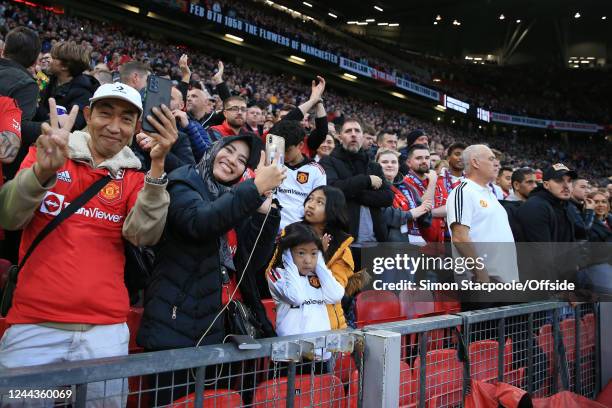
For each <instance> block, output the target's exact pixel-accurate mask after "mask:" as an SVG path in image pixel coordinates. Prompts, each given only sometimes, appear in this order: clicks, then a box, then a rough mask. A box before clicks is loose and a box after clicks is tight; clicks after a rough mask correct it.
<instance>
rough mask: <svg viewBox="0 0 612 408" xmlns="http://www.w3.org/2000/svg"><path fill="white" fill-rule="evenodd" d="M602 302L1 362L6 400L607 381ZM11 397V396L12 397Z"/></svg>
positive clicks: (438, 403)
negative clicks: (42, 362) (249, 341)
mask: <svg viewBox="0 0 612 408" xmlns="http://www.w3.org/2000/svg"><path fill="white" fill-rule="evenodd" d="M598 321H599V318H598V304H579V305H577V306H575V307H569V306H568V305H567V304H565V303H555V302H542V303H531V304H520V305H515V306H505V307H500V308H494V309H485V310H480V311H474V312H463V313H457V314H454V315H444V316H430V317H426V318H421V319H413V320H403V321H398V322H391V323H385V324H378V325H371V326H366V327H365V328H363V329H362V330H344V331H339V332H322V333H313V334H308V335H305V336H291V337H283V338H273V339H262V340H259V344H260V346H261V347H260V348H259V349H250V350H239V349H237V348H236V346H235V345H233V344H220V345H215V346H205V347H200V348H190V349H177V350H168V351H160V352H155V353H143V352H141V351H140V350H136V349H134V350H132V353H133V354H130V355H129V356H125V357H115V358H106V359H98V360H89V361H80V362H70V363H62V364H54V365H48V366H36V367H23V368H19V369H10V370H4V371H3V372H0V397H1V398H2V400H1V402H2V403H1V404H0V405H2V406H21V404H22V403H23V402H27V403H31V404H30V405H32V406H73V407H120V406H121V407H122V406H127V407H149V406H168V407H207V408H208V407H247V406H248V407H352V408H357V407H374V406H380V407H389V406H414V407H455V406H461V405H462V402H463V397H464V396H465V395H467V393H469V391H470V380H480V381H485V382H490V383H495V382H498V381H504V382H506V383H509V384H512V385H514V386H516V387H519V388H522V389H524V390H526V391H528V392H529V393H531V394H533V395H534V396H549V395H552V394H554V393H556V392H558V391H561V390H565V389H567V390H570V391H573V392H576V393H578V394H581V395H584V396H586V397H589V398H593V397H594V396H595V395H596V393H597V392H598V390H599V372H600V358H599V356H600V349H599V347H600V346H599V328H598ZM10 404H12V405H10Z"/></svg>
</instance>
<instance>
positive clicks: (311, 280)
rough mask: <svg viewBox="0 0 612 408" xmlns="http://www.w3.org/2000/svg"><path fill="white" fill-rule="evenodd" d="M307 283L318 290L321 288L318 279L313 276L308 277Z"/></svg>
mask: <svg viewBox="0 0 612 408" xmlns="http://www.w3.org/2000/svg"><path fill="white" fill-rule="evenodd" d="M308 283H310V286H312V287H313V288H317V289H319V288H320V287H321V282H319V277H318V276H315V275H312V276H309V277H308Z"/></svg>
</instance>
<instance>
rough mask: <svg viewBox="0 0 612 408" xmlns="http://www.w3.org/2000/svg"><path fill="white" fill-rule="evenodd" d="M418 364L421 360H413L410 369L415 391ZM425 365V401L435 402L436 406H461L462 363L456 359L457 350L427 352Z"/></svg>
mask: <svg viewBox="0 0 612 408" xmlns="http://www.w3.org/2000/svg"><path fill="white" fill-rule="evenodd" d="M420 362H421V358H420V357H417V358H416V359H415V360H414V364H413V369H412V376H413V378H414V379H415V384H416V385H415V387H416V389H417V390H418V389H419V375H420V370H421V368H420ZM425 364H426V379H425V399H426V401H432V402H433V401H434V400H435V403H436V404H437V405H436V406H454V405H458V404H461V392H460V391H462V390H463V363H462V362H460V361H459V360H458V358H457V350H454V349H443V350H432V351H428V352H427V356H426V357H425ZM458 391H459V392H458ZM436 397H437V398H436ZM417 398H418V397H417ZM457 398H458V399H457Z"/></svg>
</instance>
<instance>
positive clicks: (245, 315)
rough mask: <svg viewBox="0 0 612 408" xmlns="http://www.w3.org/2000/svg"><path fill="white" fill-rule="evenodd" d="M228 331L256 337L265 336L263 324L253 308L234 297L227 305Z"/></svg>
mask: <svg viewBox="0 0 612 408" xmlns="http://www.w3.org/2000/svg"><path fill="white" fill-rule="evenodd" d="M227 321H228V326H229V327H228V333H227V334H238V335H245V336H251V337H252V338H254V339H258V338H261V337H263V329H262V328H261V324H260V323H259V322H258V321H257V319H256V318H255V315H254V314H253V312H251V310H250V309H249V308H248V307H247V306H246V305H245V304H244V303H242V302H241V301H239V300H236V299H232V300H231V301H230V302H229V303H228V305H227Z"/></svg>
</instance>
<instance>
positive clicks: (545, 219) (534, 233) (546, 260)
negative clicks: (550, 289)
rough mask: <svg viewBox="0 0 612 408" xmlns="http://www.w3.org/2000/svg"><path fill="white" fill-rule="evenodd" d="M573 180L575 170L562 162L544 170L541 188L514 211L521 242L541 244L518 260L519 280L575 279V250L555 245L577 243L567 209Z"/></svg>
mask: <svg viewBox="0 0 612 408" xmlns="http://www.w3.org/2000/svg"><path fill="white" fill-rule="evenodd" d="M574 178H576V172H575V171H572V170H570V169H569V168H567V166H565V165H564V164H561V163H557V164H553V165H552V166H551V167H549V168H548V169H546V170H545V171H544V174H543V177H542V181H543V183H542V185H541V186H538V187H536V189H535V190H533V191H532V192H531V194H529V198H528V199H527V201H526V202H525V203H524V204H523V205H521V206H520V207H519V209H518V211H517V212H516V216H517V220H518V222H519V223H520V225H521V230H522V234H523V239H524V240H525V241H526V242H539V243H541V244H539V245H537V246H530V247H529V251H528V252H529V254H528V255H529V256H524V257H521V258H522V259H519V263H520V265H521V280H523V278H525V279H527V278H537V279H550V280H555V279H559V278H566V279H570V280H571V279H573V278H574V274H575V272H576V267H577V265H578V263H579V259H578V255H579V254H578V253H577V252H575V251H573V250H574V249H577V247H574V246H571V247H570V246H569V245H567V244H566V245H559V244H556V243H560V242H566V243H569V242H575V241H576V238H575V234H574V223H573V222H572V219H571V218H570V215H569V213H568V210H567V205H568V201H569V199H570V192H571V182H572V179H574ZM535 253H537V258H536V257H534V256H533V254H535ZM523 254H524V255H525V253H523Z"/></svg>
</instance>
